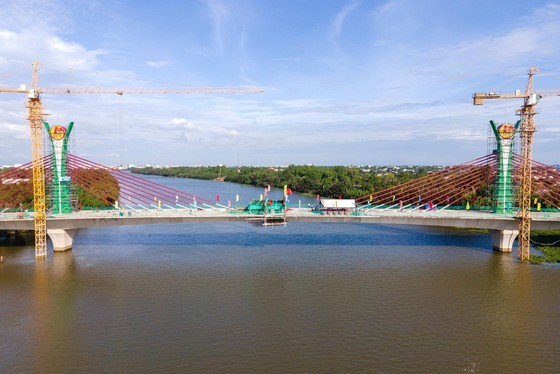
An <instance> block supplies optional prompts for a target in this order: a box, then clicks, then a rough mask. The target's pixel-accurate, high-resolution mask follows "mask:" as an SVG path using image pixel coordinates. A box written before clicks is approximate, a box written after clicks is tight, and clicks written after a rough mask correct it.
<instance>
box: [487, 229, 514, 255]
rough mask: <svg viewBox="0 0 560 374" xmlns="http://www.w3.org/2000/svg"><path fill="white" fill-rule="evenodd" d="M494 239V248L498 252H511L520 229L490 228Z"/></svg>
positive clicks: (491, 236)
mask: <svg viewBox="0 0 560 374" xmlns="http://www.w3.org/2000/svg"><path fill="white" fill-rule="evenodd" d="M488 232H489V233H490V238H491V239H492V249H494V250H495V251H497V252H511V251H512V250H513V243H514V242H515V239H516V238H517V235H519V230H488Z"/></svg>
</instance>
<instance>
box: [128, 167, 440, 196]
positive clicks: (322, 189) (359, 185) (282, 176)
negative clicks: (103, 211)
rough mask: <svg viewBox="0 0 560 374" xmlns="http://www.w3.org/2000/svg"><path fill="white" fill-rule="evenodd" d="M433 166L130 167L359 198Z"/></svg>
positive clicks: (144, 171)
mask: <svg viewBox="0 0 560 374" xmlns="http://www.w3.org/2000/svg"><path fill="white" fill-rule="evenodd" d="M436 169H437V168H436V167H431V166H418V167H414V168H413V169H412V170H409V169H407V170H406V171H400V172H395V171H393V172H391V171H386V170H385V169H382V168H373V169H367V168H362V167H353V166H313V165H290V166H288V167H285V168H272V167H252V166H243V167H240V168H235V167H225V166H203V167H199V166H197V167H193V166H175V167H165V168H159V167H158V168H155V167H144V168H132V169H131V171H132V172H133V173H138V174H147V175H160V176H166V177H178V178H193V179H206V180H214V179H217V178H224V180H227V181H228V182H232V183H239V184H245V185H251V186H260V187H266V186H268V185H270V186H273V187H276V188H282V187H283V186H284V185H287V186H289V187H290V188H291V189H292V190H293V191H297V192H299V193H304V194H310V195H320V196H323V197H332V198H337V197H340V196H342V197H343V198H350V199H354V198H358V197H361V196H365V195H367V194H370V193H373V192H375V191H378V190H382V189H384V188H387V187H391V186H394V185H396V184H399V183H404V182H406V181H408V180H410V179H413V178H418V177H420V176H423V175H425V174H427V173H428V172H430V171H433V170H436Z"/></svg>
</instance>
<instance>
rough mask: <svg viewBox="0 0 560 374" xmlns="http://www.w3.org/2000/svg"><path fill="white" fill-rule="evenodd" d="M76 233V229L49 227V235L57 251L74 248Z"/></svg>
mask: <svg viewBox="0 0 560 374" xmlns="http://www.w3.org/2000/svg"><path fill="white" fill-rule="evenodd" d="M75 233H76V229H66V230H65V229H47V235H48V236H49V238H51V241H52V243H53V250H54V251H55V252H62V251H66V250H68V249H72V241H73V240H74V234H75Z"/></svg>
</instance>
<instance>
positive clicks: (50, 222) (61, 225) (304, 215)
mask: <svg viewBox="0 0 560 374" xmlns="http://www.w3.org/2000/svg"><path fill="white" fill-rule="evenodd" d="M128 212H130V211H127V212H125V213H124V215H122V216H121V215H120V214H119V211H116V210H111V211H80V212H74V213H70V214H58V215H56V216H49V217H48V218H47V228H48V229H81V228H91V227H103V226H124V225H147V224H164V223H207V222H243V221H251V220H255V219H261V218H262V217H263V216H262V215H257V214H247V213H243V212H241V211H236V210H234V209H230V210H227V209H206V210H196V209H151V210H144V211H134V212H130V214H129V213H128ZM268 217H282V215H281V214H277V215H274V214H272V215H268ZM531 217H532V221H531V228H532V229H534V230H560V213H546V212H533V213H532V215H531ZM286 221H287V222H338V223H342V222H347V223H378V224H392V225H421V226H443V227H459V228H469V229H489V230H516V229H517V226H518V223H517V220H516V218H515V216H514V215H510V216H508V215H501V214H493V213H490V212H481V211H472V210H470V211H467V210H459V211H457V210H438V211H424V210H406V209H405V210H402V211H400V210H375V209H372V210H369V211H360V213H359V214H358V215H355V214H352V215H338V214H336V215H321V214H317V213H313V212H311V210H310V209H308V208H291V209H289V210H288V211H287V212H286ZM0 230H33V217H32V216H27V217H24V218H18V214H17V213H2V214H0Z"/></svg>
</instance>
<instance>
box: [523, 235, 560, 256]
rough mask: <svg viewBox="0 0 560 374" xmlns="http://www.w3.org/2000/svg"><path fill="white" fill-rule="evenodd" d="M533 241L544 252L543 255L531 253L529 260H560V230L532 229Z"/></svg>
mask: <svg viewBox="0 0 560 374" xmlns="http://www.w3.org/2000/svg"><path fill="white" fill-rule="evenodd" d="M531 241H532V242H533V243H534V244H535V246H536V247H537V249H538V250H539V251H541V252H542V254H543V256H540V255H531V256H530V257H529V261H531V263H532V264H542V263H544V262H547V263H550V264H554V263H558V262H560V231H532V232H531ZM549 244H552V245H549Z"/></svg>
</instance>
